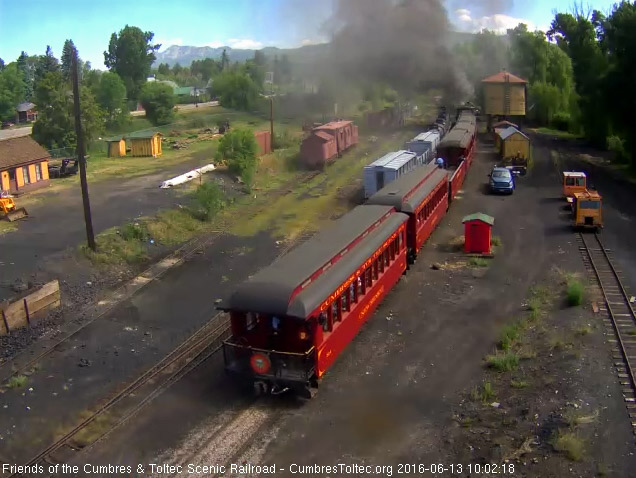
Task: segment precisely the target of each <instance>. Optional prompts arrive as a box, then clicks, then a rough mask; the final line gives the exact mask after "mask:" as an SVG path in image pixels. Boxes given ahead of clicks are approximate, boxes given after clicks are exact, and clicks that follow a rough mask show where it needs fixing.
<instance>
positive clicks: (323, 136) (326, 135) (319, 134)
mask: <svg viewBox="0 0 636 478" xmlns="http://www.w3.org/2000/svg"><path fill="white" fill-rule="evenodd" d="M314 136H316V137H318V138H321V139H324V140H325V141H333V136H331V135H330V134H329V133H326V132H324V131H314Z"/></svg>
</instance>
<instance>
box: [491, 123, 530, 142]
mask: <svg viewBox="0 0 636 478" xmlns="http://www.w3.org/2000/svg"><path fill="white" fill-rule="evenodd" d="M515 133H519V134H520V135H521V136H523V137H524V138H526V139H527V140H530V138H528V137H527V136H526V135H525V134H523V133H522V132H521V131H519V130H518V129H517V128H514V127H512V126H508V127H507V128H506V129H502V130H500V131H499V132H498V134H499V136H500V137H501V139H502V140H505V139H507V138H509V137H510V136H512V135H513V134H515Z"/></svg>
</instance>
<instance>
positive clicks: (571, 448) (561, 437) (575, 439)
mask: <svg viewBox="0 0 636 478" xmlns="http://www.w3.org/2000/svg"><path fill="white" fill-rule="evenodd" d="M552 446H553V447H554V449H555V450H556V451H558V452H560V453H563V454H564V455H565V456H567V457H568V458H569V459H570V460H572V461H580V460H581V459H582V458H583V455H584V454H585V443H584V442H583V440H582V439H581V438H580V437H579V436H578V435H576V434H574V433H572V432H567V433H564V432H558V433H557V434H556V435H555V436H554V438H553V439H552Z"/></svg>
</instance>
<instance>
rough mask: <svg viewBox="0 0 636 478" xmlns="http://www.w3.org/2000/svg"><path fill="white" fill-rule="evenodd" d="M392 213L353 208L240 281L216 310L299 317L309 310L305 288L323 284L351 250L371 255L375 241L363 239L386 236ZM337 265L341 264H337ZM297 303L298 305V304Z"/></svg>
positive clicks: (382, 208)
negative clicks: (326, 277) (308, 238)
mask: <svg viewBox="0 0 636 478" xmlns="http://www.w3.org/2000/svg"><path fill="white" fill-rule="evenodd" d="M392 211H393V208H392V207H389V206H358V207H356V208H355V209H353V210H352V211H351V212H349V213H348V214H345V215H344V216H342V217H341V218H340V219H338V221H336V223H335V224H334V226H333V227H331V228H329V229H327V230H325V231H323V232H321V233H319V234H318V235H316V236H314V237H313V238H311V239H310V240H308V241H307V242H305V243H303V244H301V245H300V246H298V247H297V248H295V249H293V250H292V251H290V252H289V253H288V254H286V255H284V256H283V257H281V258H280V259H278V260H277V261H276V262H274V263H273V264H271V265H270V266H268V267H266V268H265V269H262V270H261V271H259V272H258V273H256V274H255V275H254V276H252V277H251V278H250V279H248V280H247V281H245V282H243V283H242V284H241V285H239V286H238V288H237V289H236V290H235V291H234V293H233V294H232V295H231V296H230V298H229V299H228V300H226V301H223V303H222V304H221V305H220V306H219V308H220V309H222V310H237V311H244V312H248V311H254V312H261V313H265V314H279V315H291V316H295V317H303V316H302V315H298V314H300V313H301V311H302V310H305V309H306V308H307V307H309V306H310V302H311V301H310V302H307V300H308V298H307V297H306V298H305V299H302V297H301V296H306V295H307V294H305V292H306V291H307V289H310V288H311V289H314V287H312V286H313V285H314V283H319V282H323V281H321V278H322V277H323V276H326V275H331V273H332V269H334V270H335V269H340V268H342V266H343V265H345V266H346V265H347V263H348V262H350V261H352V260H353V257H354V256H355V255H356V254H352V253H351V252H352V251H358V250H361V251H362V252H361V254H362V255H364V254H367V256H368V255H370V254H372V253H373V250H371V249H370V244H375V242H374V241H368V240H367V239H369V238H371V237H374V238H376V239H377V238H378V237H383V235H385V234H386V231H385V230H384V228H385V226H386V225H387V224H389V223H393V222H394V221H389V219H390V216H391V212H392ZM372 227H373V229H372V231H371V232H370V233H368V234H367V235H366V237H364V239H362V240H361V241H360V242H359V243H358V244H356V246H355V247H353V248H352V250H347V248H348V247H349V246H350V245H351V243H353V242H354V241H355V240H356V239H357V238H358V237H360V236H364V233H365V231H367V230H369V229H371V228H372ZM378 231H379V232H378ZM378 234H379V235H378ZM387 237H388V236H387ZM345 252H346V255H345V256H344V257H343V258H341V259H340V260H339V261H338V262H336V264H334V265H333V266H330V267H329V269H327V270H326V272H324V273H323V274H321V275H320V276H318V277H317V278H315V279H314V280H312V284H311V285H309V286H307V287H306V288H305V289H303V290H302V291H301V292H300V293H298V295H296V297H295V298H294V300H293V301H292V295H293V294H294V291H296V289H297V288H298V287H299V286H301V285H302V284H304V283H305V282H306V281H307V280H308V279H309V278H310V277H311V276H312V275H313V274H314V273H315V272H317V271H319V270H320V269H323V268H325V266H327V265H329V264H330V263H331V261H332V259H334V258H335V257H337V256H338V255H339V254H343V253H345ZM341 262H342V263H343V264H340V263H341ZM354 262H355V261H354ZM357 266H359V264H357V265H354V264H351V267H354V268H355V267H357ZM345 268H346V267H345ZM332 285H333V284H332ZM336 285H337V284H336ZM311 297H314V296H311ZM298 300H301V302H300V303H299V302H298ZM309 312H311V310H309V311H308V313H309Z"/></svg>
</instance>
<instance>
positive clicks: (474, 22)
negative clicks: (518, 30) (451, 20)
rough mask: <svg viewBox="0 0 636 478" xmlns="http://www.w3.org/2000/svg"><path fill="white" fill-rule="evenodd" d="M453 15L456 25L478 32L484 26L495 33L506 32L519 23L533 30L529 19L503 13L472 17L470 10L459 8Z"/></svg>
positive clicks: (533, 26)
mask: <svg viewBox="0 0 636 478" xmlns="http://www.w3.org/2000/svg"><path fill="white" fill-rule="evenodd" d="M455 16H456V21H457V26H458V27H459V28H460V29H462V30H466V31H471V32H479V31H481V30H483V29H484V28H486V29H488V30H492V31H495V32H497V33H506V30H508V29H509V28H514V27H516V26H517V25H519V24H520V23H525V24H526V25H528V30H530V31H533V30H534V29H535V28H536V25H535V24H533V23H532V22H531V21H529V20H525V19H523V18H515V17H511V16H509V15H505V14H503V13H496V14H494V15H485V16H482V17H477V18H473V17H472V16H471V12H470V10H468V9H466V8H460V9H458V10H455Z"/></svg>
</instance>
